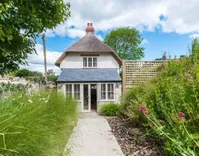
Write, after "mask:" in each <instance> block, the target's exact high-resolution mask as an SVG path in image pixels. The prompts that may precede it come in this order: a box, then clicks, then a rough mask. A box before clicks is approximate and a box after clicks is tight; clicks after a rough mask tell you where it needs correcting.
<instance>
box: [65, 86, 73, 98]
mask: <svg viewBox="0 0 199 156" xmlns="http://www.w3.org/2000/svg"><path fill="white" fill-rule="evenodd" d="M67 86H71V90H70V91H67V90H66V88H67ZM65 95H66V96H67V97H68V96H69V97H72V96H73V85H72V84H66V85H65Z"/></svg>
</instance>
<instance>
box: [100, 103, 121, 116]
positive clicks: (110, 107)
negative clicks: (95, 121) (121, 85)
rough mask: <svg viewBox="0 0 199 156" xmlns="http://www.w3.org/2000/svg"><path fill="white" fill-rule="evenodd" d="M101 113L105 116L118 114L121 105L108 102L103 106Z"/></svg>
mask: <svg viewBox="0 0 199 156" xmlns="http://www.w3.org/2000/svg"><path fill="white" fill-rule="evenodd" d="M99 112H100V114H101V115H105V116H116V115H118V114H119V112H120V105H119V104H115V103H107V104H104V105H102V106H101V108H100V111H99Z"/></svg>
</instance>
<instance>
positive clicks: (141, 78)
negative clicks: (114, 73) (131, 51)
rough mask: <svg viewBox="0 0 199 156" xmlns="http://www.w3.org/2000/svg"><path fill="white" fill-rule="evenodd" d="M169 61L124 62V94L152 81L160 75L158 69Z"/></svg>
mask: <svg viewBox="0 0 199 156" xmlns="http://www.w3.org/2000/svg"><path fill="white" fill-rule="evenodd" d="M166 62H168V60H157V61H135V60H123V74H122V78H123V93H124V92H125V90H126V89H128V88H132V87H135V86H137V85H140V84H142V83H144V82H147V81H150V80H151V79H152V78H153V77H155V76H156V75H157V74H158V71H159V70H158V69H159V67H160V66H162V65H163V64H164V63H166Z"/></svg>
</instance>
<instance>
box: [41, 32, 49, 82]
mask: <svg viewBox="0 0 199 156" xmlns="http://www.w3.org/2000/svg"><path fill="white" fill-rule="evenodd" d="M42 39H43V47H44V75H45V82H46V83H47V81H48V80H47V64H46V36H45V33H43V36H42Z"/></svg>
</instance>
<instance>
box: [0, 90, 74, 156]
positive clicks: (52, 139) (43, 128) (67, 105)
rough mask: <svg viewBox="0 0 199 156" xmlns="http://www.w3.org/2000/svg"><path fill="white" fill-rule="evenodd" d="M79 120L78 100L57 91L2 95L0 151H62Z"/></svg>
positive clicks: (22, 155) (19, 155)
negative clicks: (77, 112)
mask: <svg viewBox="0 0 199 156" xmlns="http://www.w3.org/2000/svg"><path fill="white" fill-rule="evenodd" d="M76 121H77V114H76V103H75V102H74V101H73V100H71V99H67V98H65V97H64V96H62V95H60V94H58V93H56V92H39V93H33V94H31V95H26V94H24V93H16V94H14V95H11V96H10V97H8V98H7V99H1V101H0V155H1V154H2V155H6V156H7V155H12V156H15V155H16V156H26V155H29V156H41V155H42V156H43V155H45V156H48V155H50V156H53V155H56V156H57V155H62V153H63V151H64V148H65V145H66V143H67V141H68V138H69V136H70V134H71V133H72V129H73V127H74V126H75V124H76Z"/></svg>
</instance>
